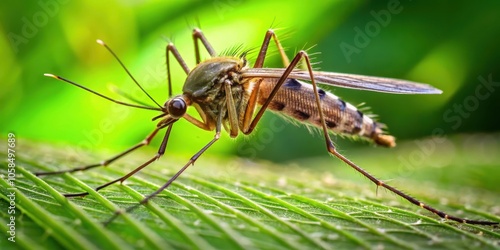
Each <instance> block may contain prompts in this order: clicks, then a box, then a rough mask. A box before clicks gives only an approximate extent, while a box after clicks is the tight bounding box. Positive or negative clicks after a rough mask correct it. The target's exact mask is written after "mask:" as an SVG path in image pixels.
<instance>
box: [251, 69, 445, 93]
mask: <svg viewBox="0 0 500 250" xmlns="http://www.w3.org/2000/svg"><path fill="white" fill-rule="evenodd" d="M284 72H285V69H284V68H251V69H247V70H245V71H243V77H262V78H280V77H281V76H282V75H283V73H284ZM288 78H292V79H298V80H305V81H310V80H311V78H310V76H309V72H308V71H306V70H293V71H292V72H291V73H290V75H289V76H288ZM314 80H316V82H318V83H321V84H327V85H331V86H335V87H342V88H350V89H359V90H369V91H376V92H384V93H393V94H441V93H442V91H441V90H439V89H437V88H434V87H432V86H430V85H427V84H423V83H416V82H411V81H405V80H399V79H393V78H384V77H374V76H363V75H354V74H343V73H334V72H322V71H315V72H314Z"/></svg>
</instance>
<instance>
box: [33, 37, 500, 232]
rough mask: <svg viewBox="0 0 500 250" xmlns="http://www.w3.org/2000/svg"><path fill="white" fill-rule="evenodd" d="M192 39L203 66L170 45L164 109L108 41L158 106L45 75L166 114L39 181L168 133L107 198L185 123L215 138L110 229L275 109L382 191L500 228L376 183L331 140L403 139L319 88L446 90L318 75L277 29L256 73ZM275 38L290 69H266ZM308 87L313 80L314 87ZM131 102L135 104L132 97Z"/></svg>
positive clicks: (388, 142)
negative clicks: (122, 144) (289, 50)
mask: <svg viewBox="0 0 500 250" xmlns="http://www.w3.org/2000/svg"><path fill="white" fill-rule="evenodd" d="M192 38H193V41H194V49H195V57H196V64H197V65H196V66H195V67H194V68H193V69H190V68H189V67H188V66H187V64H186V62H185V61H184V59H183V58H182V56H181V55H180V53H179V52H178V50H177V48H176V47H175V46H174V44H173V43H168V45H167V46H166V52H165V53H166V68H167V83H168V91H169V98H168V99H167V101H166V102H165V104H163V105H160V104H159V103H158V102H156V101H155V100H154V99H153V98H152V97H151V96H150V95H149V94H148V93H147V92H146V91H145V90H144V89H143V88H142V86H141V85H140V84H139V83H138V82H137V81H136V79H135V78H134V77H133V76H132V74H131V73H130V72H129V71H128V70H127V68H126V67H125V66H124V64H123V63H122V62H121V60H120V59H119V58H118V56H117V55H116V54H115V53H114V52H113V51H112V50H111V49H110V48H109V47H108V46H107V45H106V44H105V43H104V42H102V41H101V40H97V42H98V43H99V44H101V45H102V46H104V47H105V48H106V49H107V50H108V51H109V52H110V53H111V54H112V55H113V57H114V58H116V60H117V61H118V63H119V64H120V65H121V67H122V68H123V69H124V70H125V71H126V73H127V74H128V75H129V76H130V77H131V79H132V80H133V81H134V83H135V84H136V85H137V86H138V87H139V88H140V89H141V90H142V91H143V92H144V93H145V94H146V95H147V96H148V98H149V99H150V100H151V101H152V102H154V103H155V105H156V106H148V105H145V104H143V103H140V102H138V103H140V104H131V103H126V102H122V101H118V100H116V99H112V98H110V97H107V96H104V95H102V94H100V93H98V92H96V91H93V90H91V89H89V88H86V87H84V86H82V85H80V84H77V83H75V82H73V81H71V80H68V79H66V78H63V77H61V76H57V75H53V74H45V76H48V77H52V78H55V79H57V80H61V81H64V82H66V83H69V84H72V85H74V86H76V87H79V88H81V89H84V90H86V91H88V92H90V93H92V94H95V95H97V96H100V97H102V98H105V99H107V100H109V101H112V102H115V103H118V104H120V105H125V106H129V107H134V108H139V109H147V110H153V111H159V112H160V114H159V115H157V116H155V117H153V118H152V120H153V121H156V120H158V122H157V123H156V127H155V128H154V130H153V131H152V132H151V133H150V134H149V135H147V136H146V137H145V138H144V139H143V140H142V141H141V142H139V143H138V144H136V145H134V146H132V147H131V148H129V149H127V150H125V151H124V152H122V153H120V154H117V155H115V156H113V157H111V158H109V159H106V160H104V161H101V162H99V163H96V164H91V165H87V166H83V167H77V168H73V169H67V170H60V171H53V172H38V173H35V174H36V175H37V176H43V175H55V174H62V173H70V172H76V171H85V170H89V169H92V168H97V167H104V166H108V165H110V164H111V163H113V162H115V161H116V160H118V159H120V158H122V157H124V156H125V155H127V154H129V153H131V152H133V151H135V150H136V149H138V148H141V147H142V146H145V145H148V144H149V143H150V142H151V140H152V139H153V138H154V137H155V136H156V135H157V134H158V132H159V131H160V130H162V129H165V128H166V130H165V135H164V136H163V139H162V141H161V144H160V147H159V149H158V151H157V153H156V155H154V156H153V157H152V158H151V159H149V160H148V161H146V162H145V163H143V164H142V165H140V166H139V167H137V168H135V169H134V170H133V171H131V172H130V173H128V174H127V175H125V176H123V177H121V178H118V179H116V180H113V181H110V182H108V183H105V184H103V185H101V186H98V187H96V188H95V191H99V190H101V189H103V188H105V187H108V186H110V185H112V184H114V183H117V182H120V183H122V182H124V181H125V180H127V179H128V178H129V177H130V176H132V175H134V174H136V173H137V172H139V171H140V170H142V169H143V168H145V167H146V166H148V165H149V164H151V163H152V162H154V161H155V160H158V159H159V158H160V157H161V156H162V155H163V154H164V153H165V150H166V147H167V142H168V138H169V136H170V133H171V131H172V128H173V126H174V124H175V123H176V122H177V121H179V120H180V119H185V120H187V121H188V122H190V123H191V124H193V125H194V126H195V127H198V128H200V129H203V130H207V131H215V135H214V137H213V139H212V140H211V141H209V142H208V143H207V144H206V145H205V146H204V147H203V148H201V149H200V150H199V151H198V152H197V153H196V154H194V155H193V156H192V157H191V158H190V159H189V161H188V162H187V163H186V164H185V165H184V166H183V167H182V168H181V169H180V170H179V171H178V172H177V173H176V174H174V175H173V176H172V177H171V178H170V179H169V180H168V181H167V182H166V183H165V184H163V185H162V186H161V187H160V188H159V189H158V190H156V191H155V192H153V193H151V194H149V195H147V196H145V197H144V198H143V199H142V200H141V201H140V202H139V203H137V204H136V205H134V206H130V207H128V208H126V209H125V210H119V211H115V213H114V214H113V216H112V217H111V219H109V220H108V221H107V222H106V223H105V224H107V223H110V222H112V221H113V220H114V219H115V218H116V217H118V216H119V215H120V214H121V213H124V212H130V211H132V210H134V209H135V208H137V207H139V206H140V205H143V204H146V203H147V202H148V201H149V200H151V199H152V198H154V197H155V196H157V195H158V194H159V193H161V192H162V191H163V190H164V189H166V188H168V187H169V186H170V184H171V183H172V182H173V181H175V180H176V179H177V178H178V177H179V176H180V175H181V174H182V173H183V172H184V171H185V170H186V169H187V168H188V167H189V166H191V165H193V164H194V163H195V161H196V160H197V159H198V158H199V157H200V156H201V155H202V154H203V153H204V152H205V151H207V149H209V148H210V146H212V145H213V144H214V143H215V142H216V141H217V140H219V138H220V135H221V133H222V130H223V128H224V129H225V130H226V131H227V132H228V133H229V135H230V136H231V137H236V136H238V134H239V133H240V132H241V133H243V134H244V135H248V134H250V133H252V132H253V131H254V129H255V128H256V126H257V124H258V123H259V121H260V120H261V118H262V116H263V114H264V112H265V111H266V110H271V111H274V112H279V113H281V114H284V115H286V116H288V117H291V118H293V119H295V120H297V121H299V122H302V123H306V124H311V125H313V126H315V127H317V128H319V129H320V130H321V131H322V134H323V136H324V139H325V143H326V149H327V151H328V153H330V154H332V155H334V156H335V157H337V158H339V159H340V160H341V161H343V162H344V163H346V164H347V165H348V166H350V167H352V168H353V169H355V170H356V171H358V172H359V173H361V174H362V175H364V176H365V177H366V178H368V179H369V180H370V181H372V182H373V183H375V184H376V185H377V187H384V188H386V189H388V190H389V191H391V192H393V193H395V194H396V195H398V196H400V197H402V198H404V199H406V200H408V201H409V202H411V203H413V204H415V205H417V206H420V207H421V208H424V209H426V210H428V211H430V212H432V213H434V214H436V215H437V216H439V217H441V218H443V219H447V220H453V221H456V222H459V223H467V224H478V225H495V224H498V222H490V221H482V220H470V219H465V218H460V217H456V216H452V215H449V214H447V213H445V212H442V211H439V210H437V209H435V208H433V207H431V206H428V205H426V204H424V203H422V202H420V201H419V200H417V199H415V198H413V197H411V196H410V195H407V194H405V193H403V192H402V191H400V190H398V189H396V188H394V187H393V186H390V185H389V184H387V183H385V182H383V181H381V180H379V179H377V178H375V177H374V176H373V175H371V174H370V173H368V172H367V171H365V170H364V169H362V168H361V167H359V166H358V165H357V164H355V163H354V162H352V161H351V160H349V159H348V158H347V157H345V156H344V155H342V154H341V153H339V152H338V150H337V148H336V147H335V145H334V143H333V142H332V139H331V137H330V135H331V134H342V135H354V136H358V137H361V138H365V139H367V140H369V141H372V142H373V143H375V144H377V145H381V146H385V147H394V146H395V145H396V143H395V138H394V137H393V136H391V135H388V134H386V133H385V132H384V125H383V124H382V123H378V122H376V121H374V120H373V119H372V118H370V117H369V116H368V115H365V114H363V113H362V112H361V111H360V110H358V109H357V108H356V107H354V106H353V105H351V104H349V103H347V102H345V101H343V100H341V99H340V98H339V97H337V96H335V95H333V94H332V93H329V92H327V91H325V90H323V89H320V88H319V87H318V83H319V84H325V85H331V86H334V87H342V88H351V89H358V90H367V91H375V92H384V93H392V94H440V93H442V91H441V90H439V89H436V88H434V87H432V86H430V85H426V84H421V83H415V82H410V81H405V80H398V79H391V78H382V77H372V76H363V75H353V74H342V73H333V72H320V71H314V70H313V68H312V66H311V61H310V58H309V56H308V54H307V52H306V51H303V50H302V51H299V52H298V53H297V54H296V55H295V57H294V58H293V59H292V60H291V61H290V60H289V58H288V57H287V55H286V53H285V50H284V49H283V47H282V45H281V43H280V41H279V40H278V37H277V35H276V34H275V32H274V31H273V30H272V29H269V30H268V31H267V32H266V35H265V37H264V41H263V43H262V45H261V47H260V50H259V52H258V56H257V59H256V61H255V63H254V64H253V67H250V65H249V62H248V61H247V59H246V52H244V53H241V55H239V56H235V55H219V54H217V53H216V51H215V50H214V49H213V47H212V45H211V44H210V43H209V42H208V40H207V39H206V37H205V35H204V34H203V33H202V31H201V30H200V29H197V28H195V29H194V30H193V33H192ZM271 39H272V40H273V41H274V44H275V45H276V47H277V50H278V52H279V54H280V56H281V60H282V61H283V64H284V68H263V65H264V60H265V58H266V54H267V50H268V47H269V45H270V43H271ZM200 42H201V44H203V46H204V47H205V49H206V51H207V52H208V54H209V55H210V58H209V59H207V60H204V61H202V60H201V56H200V46H199V43H200ZM171 55H173V57H174V58H175V59H176V60H177V62H178V63H179V64H180V66H181V67H182V69H183V70H184V72H185V73H186V75H187V78H186V80H185V82H184V85H183V89H182V94H180V95H175V96H172V81H171V71H170V65H171V62H170V60H171V58H170V56H171ZM301 62H303V63H305V64H304V65H305V67H306V68H307V69H299V68H298V67H297V66H298V65H299V63H301ZM303 81H307V82H309V83H306V82H303ZM129 99H131V100H132V101H134V99H132V98H129ZM136 102H137V101H136ZM189 106H193V107H194V108H195V109H196V111H197V113H198V114H199V118H196V117H194V116H191V115H189V114H188V113H186V111H187V109H188V107H189ZM88 194H89V193H88V192H82V193H71V194H64V196H66V197H80V196H85V195H88Z"/></svg>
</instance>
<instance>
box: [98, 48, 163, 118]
mask: <svg viewBox="0 0 500 250" xmlns="http://www.w3.org/2000/svg"><path fill="white" fill-rule="evenodd" d="M97 43H98V44H100V45H102V46H104V47H105V48H106V49H107V50H108V51H109V53H111V54H112V55H113V57H114V58H115V59H116V60H117V61H118V63H120V65H121V66H122V68H123V69H124V70H125V72H127V74H128V75H129V76H130V78H132V80H133V81H134V83H135V84H136V85H137V86H138V87H139V88H140V89H141V90H142V92H144V94H146V95H147V96H148V97H149V99H151V101H153V102H154V103H155V104H156V105H157V106H158V107H160V108H162V106H161V105H160V104H158V102H156V101H155V99H153V97H151V96H150V95H149V94H148V92H146V90H144V88H143V87H142V86H141V85H140V84H139V82H137V80H135V78H134V77H133V76H132V74H131V73H130V71H129V70H128V69H127V67H125V65H124V64H123V63H122V61H121V60H120V58H118V56H117V55H116V54H115V52H113V50H111V48H110V47H108V45H106V44H105V43H104V42H103V41H102V40H100V39H97Z"/></svg>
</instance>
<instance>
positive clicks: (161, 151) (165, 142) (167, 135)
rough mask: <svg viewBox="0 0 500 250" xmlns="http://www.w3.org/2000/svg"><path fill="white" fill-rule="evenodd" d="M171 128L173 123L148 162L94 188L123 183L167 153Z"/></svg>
mask: <svg viewBox="0 0 500 250" xmlns="http://www.w3.org/2000/svg"><path fill="white" fill-rule="evenodd" d="M160 128H162V127H160ZM171 130H172V124H171V125H169V126H168V128H167V131H166V132H165V136H164V138H163V141H162V143H161V145H160V149H159V150H158V153H157V154H156V155H155V156H154V157H153V158H151V159H149V160H148V161H147V162H145V163H143V164H142V165H140V166H139V167H137V168H136V169H134V170H133V171H131V172H130V173H128V174H126V175H125V176H123V177H120V178H118V179H116V180H113V181H110V182H107V183H104V184H103V185H101V186H98V187H96V188H95V189H94V190H95V191H99V190H101V189H103V188H105V187H107V186H109V185H112V184H114V183H117V182H120V183H122V182H124V181H125V180H126V179H128V178H129V177H130V176H132V175H134V174H135V173H137V172H139V171H141V169H143V168H145V167H146V166H148V165H149V164H151V163H152V162H154V161H155V160H158V159H159V158H160V157H161V156H162V155H163V154H164V153H165V149H166V147H167V142H168V138H169V137H170V131H171ZM88 194H89V193H88V192H82V193H71V194H64V196H65V197H82V196H86V195H88Z"/></svg>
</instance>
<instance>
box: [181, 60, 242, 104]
mask: <svg viewBox="0 0 500 250" xmlns="http://www.w3.org/2000/svg"><path fill="white" fill-rule="evenodd" d="M245 64H246V60H245V59H240V58H238V57H215V58H211V59H208V60H206V61H204V62H201V63H200V64H198V65H197V66H196V67H195V68H194V69H193V70H191V72H189V74H188V76H187V78H186V82H185V83H184V87H183V88H182V91H183V93H184V94H186V95H188V96H190V98H192V99H193V100H194V101H211V99H212V98H214V97H215V96H216V95H217V93H218V92H219V91H220V89H221V86H222V83H223V82H224V81H227V80H229V81H231V82H232V83H234V82H239V80H240V79H239V78H240V76H239V75H240V74H239V72H240V71H241V70H242V68H243V67H245V66H246V65H245Z"/></svg>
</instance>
